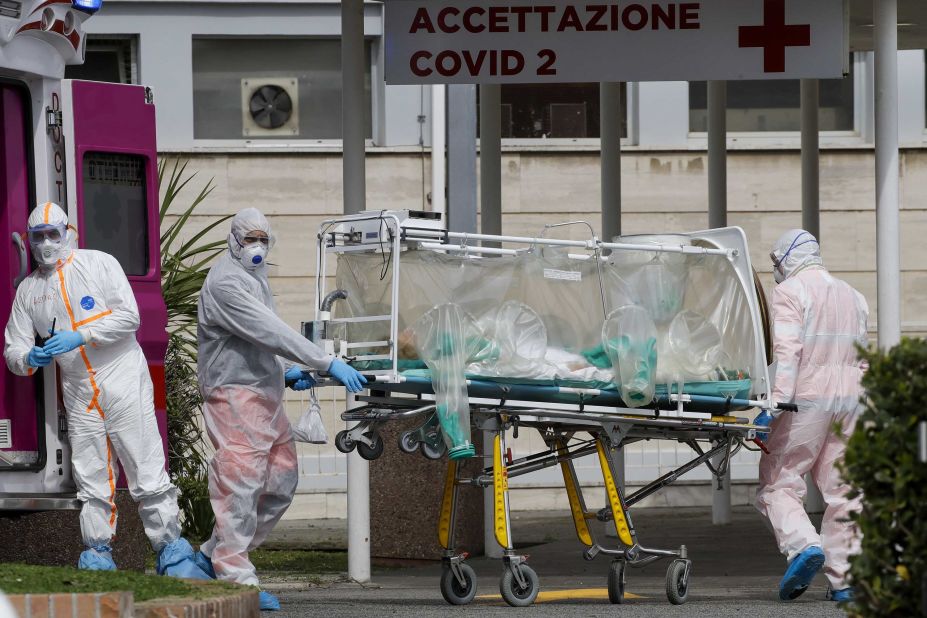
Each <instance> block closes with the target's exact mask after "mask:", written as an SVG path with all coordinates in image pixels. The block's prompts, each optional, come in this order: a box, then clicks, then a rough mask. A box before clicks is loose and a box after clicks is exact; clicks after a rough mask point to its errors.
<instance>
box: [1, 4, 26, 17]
mask: <svg viewBox="0 0 927 618" xmlns="http://www.w3.org/2000/svg"><path fill="white" fill-rule="evenodd" d="M22 11H23V3H22V2H19V0H0V17H12V18H13V19H19V17H20V15H22Z"/></svg>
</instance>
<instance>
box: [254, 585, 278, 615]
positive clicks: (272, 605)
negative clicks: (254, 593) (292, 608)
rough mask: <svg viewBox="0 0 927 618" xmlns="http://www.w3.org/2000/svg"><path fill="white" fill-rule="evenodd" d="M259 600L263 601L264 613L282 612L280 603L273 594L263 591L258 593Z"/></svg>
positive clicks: (262, 608) (262, 609)
mask: <svg viewBox="0 0 927 618" xmlns="http://www.w3.org/2000/svg"><path fill="white" fill-rule="evenodd" d="M258 598H259V599H260V600H261V611H262V612H276V611H279V610H280V601H278V600H277V597H275V596H274V595H272V594H271V593H269V592H264V591H263V590H261V591H260V592H259V593H258Z"/></svg>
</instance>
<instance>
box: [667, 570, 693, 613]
mask: <svg viewBox="0 0 927 618" xmlns="http://www.w3.org/2000/svg"><path fill="white" fill-rule="evenodd" d="M688 596H689V582H688V580H687V578H686V561H685V560H673V563H672V564H671V565H670V566H669V568H668V569H666V598H667V599H669V602H670V603H672V604H673V605H682V604H683V603H685V602H686V599H687V598H688Z"/></svg>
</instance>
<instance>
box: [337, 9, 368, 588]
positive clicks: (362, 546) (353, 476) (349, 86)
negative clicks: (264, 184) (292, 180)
mask: <svg viewBox="0 0 927 618" xmlns="http://www.w3.org/2000/svg"><path fill="white" fill-rule="evenodd" d="M364 62H365V59H364V2H363V0H343V2H342V3H341V135H342V139H343V147H344V157H343V169H342V173H343V177H342V182H343V185H344V214H346V215H347V214H353V213H357V212H362V211H364V210H366V208H367V207H366V193H367V188H366V169H365V165H366V160H365V157H366V141H365V138H364V118H365V116H366V114H365V113H364V112H365V110H364V105H365V102H366V100H367V98H366V97H365V96H364ZM353 405H354V396H353V395H350V394H349V395H348V397H347V400H346V406H347V408H348V409H350V408H351V407H353ZM348 425H349V428H350V427H351V426H353V423H349V424H348ZM347 457H348V577H350V578H351V579H352V580H354V581H357V582H362V583H363V582H369V581H370V464H369V463H368V462H367V461H366V460H365V459H362V458H361V456H360V455H358V454H357V452H356V451H355V452H353V453H351V454H349V455H348V456H347Z"/></svg>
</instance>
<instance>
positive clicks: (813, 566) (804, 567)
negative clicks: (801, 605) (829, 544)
mask: <svg viewBox="0 0 927 618" xmlns="http://www.w3.org/2000/svg"><path fill="white" fill-rule="evenodd" d="M822 566H824V550H822V549H821V548H820V547H809V548H808V549H806V550H805V551H803V552H802V553H800V554H798V555H797V556H795V558H794V559H793V560H792V562H791V563H789V568H788V569H786V570H785V575H784V576H783V577H782V581H781V582H779V598H780V599H781V600H783V601H792V600H794V599H797V598H798V597H800V596H801V595H802V594H804V592H805V590H807V589H808V586H810V585H811V580H813V579H814V576H815V575H817V573H818V571H820V570H821V567H822Z"/></svg>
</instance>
